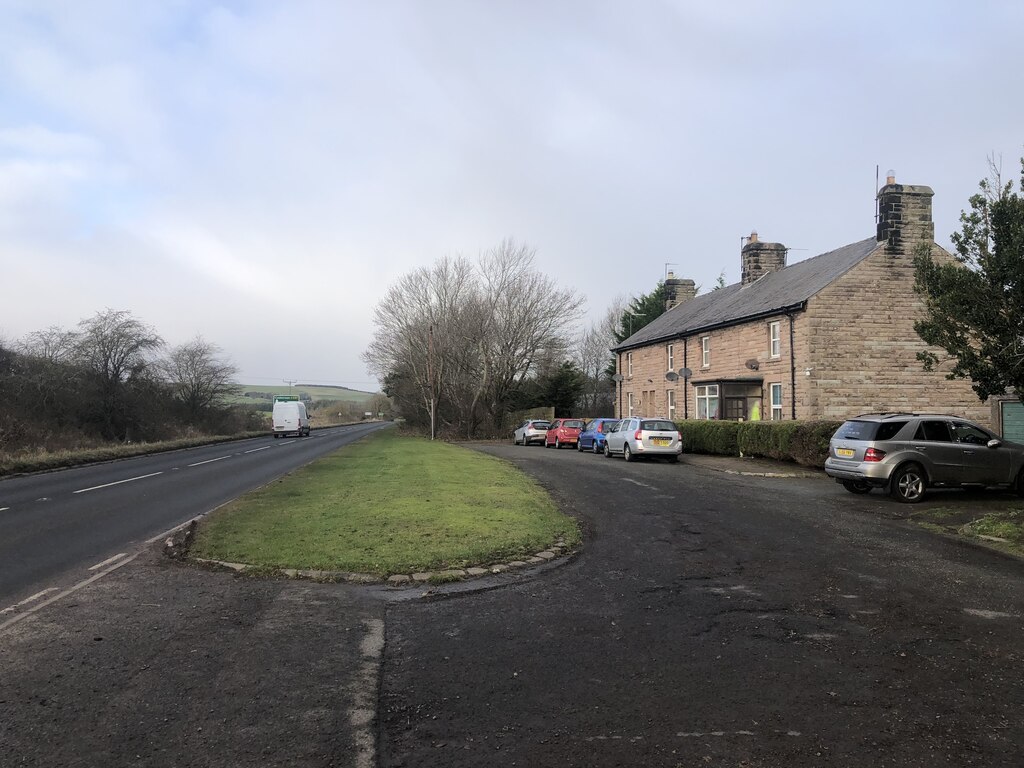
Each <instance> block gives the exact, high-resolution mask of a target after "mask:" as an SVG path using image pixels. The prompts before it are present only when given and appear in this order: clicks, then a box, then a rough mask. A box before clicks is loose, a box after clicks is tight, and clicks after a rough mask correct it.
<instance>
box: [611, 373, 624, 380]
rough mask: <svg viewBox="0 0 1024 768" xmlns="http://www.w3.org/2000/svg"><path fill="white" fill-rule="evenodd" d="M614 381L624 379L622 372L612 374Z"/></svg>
mask: <svg viewBox="0 0 1024 768" xmlns="http://www.w3.org/2000/svg"><path fill="white" fill-rule="evenodd" d="M612 381H622V374H621V373H616V374H615V375H614V376H612Z"/></svg>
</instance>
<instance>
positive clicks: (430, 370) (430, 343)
mask: <svg viewBox="0 0 1024 768" xmlns="http://www.w3.org/2000/svg"><path fill="white" fill-rule="evenodd" d="M427 381H428V382H429V383H430V439H431V440H433V439H434V432H435V406H434V325H433V324H431V325H430V330H429V331H428V332H427Z"/></svg>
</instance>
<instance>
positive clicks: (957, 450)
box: [825, 413, 1024, 503]
mask: <svg viewBox="0 0 1024 768" xmlns="http://www.w3.org/2000/svg"><path fill="white" fill-rule="evenodd" d="M1022 468H1024V445H1018V444H1017V443H1011V442H1009V441H1006V440H1001V439H1000V438H999V437H998V436H996V435H994V434H992V433H991V432H989V431H988V430H987V429H983V428H982V427H979V426H978V425H977V424H972V423H971V422H969V421H965V420H964V419H961V418H958V417H956V416H943V415H941V414H931V413H868V414H864V415H862V416H857V417H856V418H853V419H850V420H849V421H847V422H845V423H844V424H843V425H842V426H841V427H840V428H839V429H838V430H836V433H835V434H834V435H832V439H831V440H830V441H829V446H828V458H827V459H826V460H825V473H826V474H827V475H828V476H829V477H832V478H835V480H836V482H838V483H842V484H843V487H844V488H846V490H848V491H850V493H868V492H869V491H870V490H871V489H872V488H884V487H886V486H888V488H889V492H890V493H891V494H892V495H893V496H894V497H895V498H896V499H897V500H898V501H904V502H908V503H914V502H918V501H921V499H923V498H924V494H925V490H926V489H927V488H929V487H931V486H947V487H959V486H965V485H976V486H1003V487H1007V488H1013V489H1015V490H1016V491H1017V493H1018V494H1019V495H1021V496H1024V469H1022Z"/></svg>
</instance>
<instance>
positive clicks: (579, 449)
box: [576, 440, 583, 453]
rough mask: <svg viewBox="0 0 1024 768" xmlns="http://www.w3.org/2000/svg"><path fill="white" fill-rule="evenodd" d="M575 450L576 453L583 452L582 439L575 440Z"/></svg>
mask: <svg viewBox="0 0 1024 768" xmlns="http://www.w3.org/2000/svg"><path fill="white" fill-rule="evenodd" d="M576 452H577V453H583V441H582V440H577V441H576Z"/></svg>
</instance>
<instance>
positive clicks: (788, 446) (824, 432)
mask: <svg viewBox="0 0 1024 768" xmlns="http://www.w3.org/2000/svg"><path fill="white" fill-rule="evenodd" d="M840 424H842V422H839V421H745V422H737V421H684V422H680V423H679V424H677V426H678V427H679V433H680V434H681V435H682V438H683V451H684V452H685V453H710V454H716V455H719V456H757V457H762V458H767V459H775V460H777V461H793V462H796V463H797V464H801V465H803V466H807V467H818V468H821V467H823V466H825V458H826V457H827V456H828V441H829V439H830V438H831V437H832V434H833V433H834V432H835V431H836V430H837V429H838V428H839V426H840Z"/></svg>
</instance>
